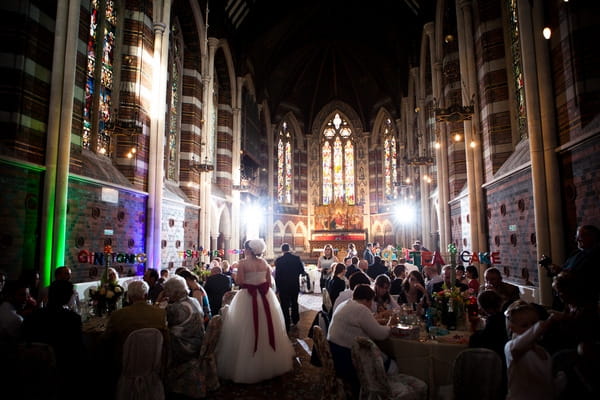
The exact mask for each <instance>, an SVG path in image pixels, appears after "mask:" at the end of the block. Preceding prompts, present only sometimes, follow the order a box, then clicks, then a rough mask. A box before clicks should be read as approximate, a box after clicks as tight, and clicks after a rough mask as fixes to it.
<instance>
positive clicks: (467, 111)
mask: <svg viewBox="0 0 600 400" xmlns="http://www.w3.org/2000/svg"><path fill="white" fill-rule="evenodd" d="M474 110H475V106H474V105H473V104H471V105H469V106H459V105H458V104H452V105H451V106H450V107H448V108H434V110H433V112H434V113H435V120H436V121H438V122H462V121H469V120H471V119H472V118H473V112H474Z"/></svg>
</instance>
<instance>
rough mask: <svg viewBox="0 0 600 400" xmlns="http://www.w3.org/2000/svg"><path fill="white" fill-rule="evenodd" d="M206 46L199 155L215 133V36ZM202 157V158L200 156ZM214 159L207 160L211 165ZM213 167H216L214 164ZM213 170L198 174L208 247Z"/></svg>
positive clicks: (204, 242)
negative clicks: (201, 145) (201, 146)
mask: <svg viewBox="0 0 600 400" xmlns="http://www.w3.org/2000/svg"><path fill="white" fill-rule="evenodd" d="M206 44H207V48H206V50H205V54H204V57H206V58H205V60H206V62H205V63H204V64H203V65H204V68H205V70H204V73H203V74H202V84H203V88H202V96H203V102H202V104H203V109H202V117H203V120H204V125H203V129H202V143H203V144H204V146H203V148H202V149H201V153H202V154H201V157H203V156H205V155H206V154H208V151H209V150H208V148H207V146H208V143H210V141H209V140H208V139H209V135H213V134H215V135H216V131H217V129H216V127H214V126H213V113H214V112H215V111H214V108H215V107H214V105H213V82H214V60H215V52H216V50H217V47H218V44H219V40H218V39H216V38H209V39H207V43H206ZM202 159H203V158H202ZM215 161H216V160H209V162H212V163H213V165H214V164H215ZM214 166H215V168H216V167H217V166H216V165H214ZM213 173H214V172H203V173H201V174H200V190H201V191H202V192H201V193H200V207H202V218H201V219H200V232H201V243H202V246H209V247H210V243H209V241H210V233H211V232H210V230H211V226H212V206H211V197H212V177H213Z"/></svg>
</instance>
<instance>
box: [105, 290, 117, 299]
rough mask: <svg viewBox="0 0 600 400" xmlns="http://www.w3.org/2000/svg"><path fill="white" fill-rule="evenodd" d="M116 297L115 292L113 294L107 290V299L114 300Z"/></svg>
mask: <svg viewBox="0 0 600 400" xmlns="http://www.w3.org/2000/svg"><path fill="white" fill-rule="evenodd" d="M114 295H115V292H113V291H112V290H107V291H106V298H107V299H112V298H113V296H114Z"/></svg>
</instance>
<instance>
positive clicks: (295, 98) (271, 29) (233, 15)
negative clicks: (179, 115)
mask: <svg viewBox="0 0 600 400" xmlns="http://www.w3.org/2000/svg"><path fill="white" fill-rule="evenodd" d="M216 3H217V4H216ZM433 3H434V0H363V1H360V0H301V1H291V0H289V1H288V0H227V1H220V2H214V0H213V1H211V2H210V3H209V7H210V8H213V9H211V11H210V14H209V35H210V36H213V35H215V36H221V37H223V36H226V37H228V38H229V39H230V41H231V45H232V49H233V52H234V57H235V62H236V64H237V65H236V69H237V72H238V73H240V74H241V75H244V74H245V73H246V72H251V73H252V75H253V76H254V85H255V88H256V91H257V97H258V101H259V102H260V101H262V100H263V99H266V101H267V102H268V104H269V108H270V110H271V115H272V118H273V122H277V121H278V119H279V118H281V116H282V115H283V114H285V113H287V112H288V111H292V112H294V114H295V115H296V117H297V118H298V120H299V121H300V123H301V124H302V125H304V128H305V130H306V131H308V130H310V128H311V124H312V123H313V119H314V117H315V115H316V114H317V113H318V112H319V110H320V109H321V108H322V107H323V106H324V105H326V104H327V103H329V102H330V101H333V100H340V101H343V102H346V103H348V104H349V105H350V106H351V107H353V108H354V109H355V110H356V112H357V113H358V115H359V117H360V118H361V120H362V122H363V126H364V127H365V129H366V130H370V129H371V127H372V122H373V119H374V118H375V114H376V112H377V110H378V109H379V107H381V106H386V107H387V108H388V109H389V110H390V111H391V112H392V113H393V117H396V118H397V117H399V104H400V99H401V98H402V97H403V96H406V88H407V81H408V70H409V68H410V66H411V65H414V64H415V63H416V62H415V61H416V60H417V54H418V51H419V44H420V40H421V34H422V28H423V24H424V23H425V22H428V21H431V20H432V18H433V17H432V15H433V12H432V9H433V6H432V4H433ZM204 4H206V3H204ZM213 4H214V5H213ZM218 7H221V9H216V10H215V9H214V8H218ZM210 18H214V19H213V21H210ZM215 20H216V21H215Z"/></svg>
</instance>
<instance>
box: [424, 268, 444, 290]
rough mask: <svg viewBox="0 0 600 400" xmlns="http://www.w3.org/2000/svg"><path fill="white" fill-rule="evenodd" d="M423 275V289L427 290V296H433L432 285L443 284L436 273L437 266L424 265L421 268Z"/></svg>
mask: <svg viewBox="0 0 600 400" xmlns="http://www.w3.org/2000/svg"><path fill="white" fill-rule="evenodd" d="M423 274H424V275H425V278H426V279H425V289H427V294H429V296H431V295H432V294H433V285H435V284H437V283H439V282H443V281H444V279H443V278H442V277H441V276H440V274H439V272H438V267H437V265H426V266H424V267H423Z"/></svg>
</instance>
